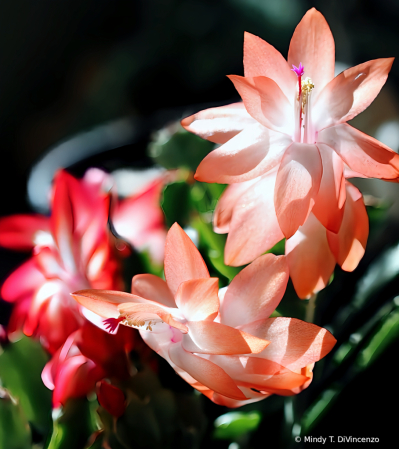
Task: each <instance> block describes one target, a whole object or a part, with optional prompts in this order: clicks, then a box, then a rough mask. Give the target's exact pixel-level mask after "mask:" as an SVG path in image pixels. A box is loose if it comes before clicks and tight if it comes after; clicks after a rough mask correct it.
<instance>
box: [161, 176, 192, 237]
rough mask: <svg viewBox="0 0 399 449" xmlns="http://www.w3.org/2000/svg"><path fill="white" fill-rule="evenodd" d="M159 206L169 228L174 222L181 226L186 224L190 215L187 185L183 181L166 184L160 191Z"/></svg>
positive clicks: (188, 188)
mask: <svg viewBox="0 0 399 449" xmlns="http://www.w3.org/2000/svg"><path fill="white" fill-rule="evenodd" d="M161 206H162V209H163V211H164V214H165V219H166V224H167V226H168V227H169V228H170V227H171V226H172V225H173V223H175V222H177V223H179V225H180V226H182V227H184V226H187V224H188V222H189V216H190V187H189V185H188V184H187V183H186V182H184V181H177V182H173V183H171V184H168V185H167V186H166V187H165V188H164V190H163V192H162V199H161Z"/></svg>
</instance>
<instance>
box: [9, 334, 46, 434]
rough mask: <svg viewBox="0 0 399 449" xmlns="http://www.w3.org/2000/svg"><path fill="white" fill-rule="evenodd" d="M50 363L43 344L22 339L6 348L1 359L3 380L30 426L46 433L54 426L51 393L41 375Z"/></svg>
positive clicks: (25, 338) (26, 338)
mask: <svg viewBox="0 0 399 449" xmlns="http://www.w3.org/2000/svg"><path fill="white" fill-rule="evenodd" d="M47 360H48V356H47V354H46V353H45V352H44V350H43V348H42V347H41V346H40V343H39V342H37V341H34V340H32V339H30V338H28V337H22V338H21V339H20V340H19V341H17V342H15V343H10V344H8V345H6V346H5V347H4V351H3V353H2V354H1V355H0V379H1V382H2V384H3V386H4V387H5V388H7V389H8V390H9V391H10V393H11V395H12V396H13V397H14V398H16V399H17V400H18V402H19V404H20V405H21V408H22V410H23V412H24V414H25V416H26V418H27V419H28V421H29V422H30V423H32V424H33V425H34V426H35V427H36V428H37V430H38V431H39V432H41V433H45V432H46V431H47V430H48V429H49V427H50V424H51V418H50V417H51V392H50V390H48V389H47V388H46V387H45V386H44V385H43V382H42V379H41V373H42V370H43V368H44V365H45V364H46V362H47Z"/></svg>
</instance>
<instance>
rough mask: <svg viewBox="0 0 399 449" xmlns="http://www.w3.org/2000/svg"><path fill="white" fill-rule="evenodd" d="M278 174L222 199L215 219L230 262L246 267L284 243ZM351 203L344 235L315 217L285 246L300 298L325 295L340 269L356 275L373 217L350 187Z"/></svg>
mask: <svg viewBox="0 0 399 449" xmlns="http://www.w3.org/2000/svg"><path fill="white" fill-rule="evenodd" d="M276 174H277V173H276V171H275V170H274V171H272V172H271V173H267V174H265V175H262V176H261V177H259V178H256V179H255V180H251V181H246V182H241V183H237V184H232V185H230V186H228V187H227V189H226V190H225V191H224V192H223V195H222V196H221V198H220V199H219V202H218V205H217V207H216V210H215V214H214V227H215V231H216V232H218V233H222V234H224V233H227V232H228V237H227V241H226V247H225V261H226V263H227V264H229V265H236V266H239V265H244V264H246V263H249V262H251V260H254V259H256V258H257V257H258V256H260V255H261V254H263V253H264V252H265V251H267V250H268V249H269V248H271V247H272V246H273V245H275V244H276V243H277V242H278V241H279V240H281V239H282V238H283V237H284V234H283V233H282V231H281V230H280V227H279V225H278V220H277V216H276V213H275V210H274V207H273V199H274V198H273V194H274V185H275V182H276ZM344 188H345V190H346V201H345V203H344V205H343V219H342V224H341V226H340V229H339V231H338V232H337V233H334V232H332V231H330V230H328V229H326V227H324V226H323V224H322V223H321V222H320V221H319V220H318V219H317V218H316V216H315V214H314V213H313V211H312V212H310V214H309V216H308V218H307V219H306V221H305V223H304V224H303V225H302V226H300V227H299V229H298V230H297V231H296V233H295V234H294V235H293V236H292V237H291V238H289V239H287V240H286V243H285V254H286V256H287V263H288V267H289V272H290V277H291V279H292V282H293V284H294V287H295V290H296V292H297V294H298V296H299V297H300V298H309V297H310V296H311V295H312V294H314V293H317V292H318V291H319V290H321V289H323V288H324V287H325V286H326V285H327V283H328V281H329V279H330V277H331V274H332V272H333V271H334V268H335V264H336V263H338V264H339V265H340V266H341V267H342V269H343V270H345V271H353V270H354V269H355V268H356V267H357V265H358V263H359V262H360V260H361V259H362V257H363V255H364V252H365V248H366V243H367V238H368V231H369V225H368V217H367V212H366V207H365V205H364V202H363V197H362V195H361V193H360V192H359V190H358V189H357V188H356V187H355V186H353V185H352V184H351V183H350V182H348V181H346V182H345V186H344Z"/></svg>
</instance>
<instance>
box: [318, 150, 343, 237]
mask: <svg viewBox="0 0 399 449" xmlns="http://www.w3.org/2000/svg"><path fill="white" fill-rule="evenodd" d="M317 147H318V149H319V151H320V156H321V161H322V164H323V175H322V177H321V182H320V189H319V193H318V194H317V197H316V201H315V204H314V206H313V209H312V213H313V214H314V215H315V216H316V218H317V219H318V220H319V221H320V223H321V224H322V225H323V226H324V227H325V228H327V229H328V230H330V231H331V232H335V233H337V232H338V231H339V228H340V226H341V223H342V217H343V216H344V206H345V199H346V189H345V178H344V163H343V161H342V159H341V158H340V157H339V156H338V154H337V153H336V152H335V151H333V150H332V149H331V147H329V146H327V145H324V144H318V145H317Z"/></svg>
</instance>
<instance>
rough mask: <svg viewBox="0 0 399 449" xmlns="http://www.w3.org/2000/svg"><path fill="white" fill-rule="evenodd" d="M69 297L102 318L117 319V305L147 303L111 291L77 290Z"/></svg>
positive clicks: (134, 297) (123, 293)
mask: <svg viewBox="0 0 399 449" xmlns="http://www.w3.org/2000/svg"><path fill="white" fill-rule="evenodd" d="M71 295H72V297H73V298H74V299H75V300H76V301H77V302H78V303H79V304H81V305H82V306H84V307H86V308H87V309H89V310H91V311H92V312H95V313H97V315H100V316H102V317H104V318H118V317H119V310H118V306H119V304H124V303H143V302H146V301H147V300H146V299H144V298H140V296H135V295H131V294H130V293H125V292H118V291H113V290H90V289H88V290H79V291H77V292H74V293H72V294H71Z"/></svg>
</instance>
